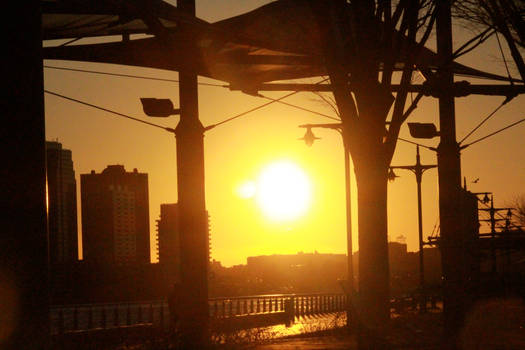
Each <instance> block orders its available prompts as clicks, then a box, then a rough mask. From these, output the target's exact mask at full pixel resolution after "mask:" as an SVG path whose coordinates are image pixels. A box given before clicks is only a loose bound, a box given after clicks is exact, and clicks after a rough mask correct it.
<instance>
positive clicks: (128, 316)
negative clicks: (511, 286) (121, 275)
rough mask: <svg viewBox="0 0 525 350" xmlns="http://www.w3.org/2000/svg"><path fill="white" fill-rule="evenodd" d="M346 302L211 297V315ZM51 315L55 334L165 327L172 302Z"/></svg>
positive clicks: (412, 304) (80, 308)
mask: <svg viewBox="0 0 525 350" xmlns="http://www.w3.org/2000/svg"><path fill="white" fill-rule="evenodd" d="M436 298H439V297H437V296H436ZM417 299H419V298H417ZM417 299H416V297H415V296H409V297H399V298H393V299H392V300H391V306H392V312H403V310H407V309H415V308H418V300H417ZM439 299H440V298H439ZM436 300H438V299H436ZM429 302H431V303H430V305H428V303H429ZM425 304H427V307H428V306H430V307H431V308H432V307H435V302H434V296H432V298H431V299H429V298H427V300H426V301H425ZM346 305H347V297H346V295H344V294H271V295H254V296H242V297H230V298H211V299H209V315H210V318H211V319H217V320H227V319H239V318H242V317H248V316H256V315H268V316H272V315H275V316H282V317H276V318H275V320H284V322H286V323H288V322H293V321H294V320H295V318H297V317H306V316H315V315H322V314H325V313H333V312H342V311H345V310H346ZM50 318H51V332H52V334H63V333H70V332H76V331H89V330H104V329H116V328H123V327H130V326H141V325H142V326H150V327H154V328H157V329H164V330H165V329H167V328H168V327H169V319H170V318H169V308H168V305H167V303H166V302H165V301H163V300H155V301H145V302H130V303H106V304H80V305H55V306H52V307H51V312H50Z"/></svg>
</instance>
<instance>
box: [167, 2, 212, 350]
mask: <svg viewBox="0 0 525 350" xmlns="http://www.w3.org/2000/svg"><path fill="white" fill-rule="evenodd" d="M177 7H178V8H179V9H180V11H181V12H184V13H186V14H188V15H191V16H195V0H178V1H177ZM180 30H181V32H182V33H183V34H184V35H185V36H186V37H187V38H188V40H187V43H188V47H187V50H188V51H189V52H191V51H195V48H194V47H192V45H191V43H192V40H190V38H191V35H192V32H191V30H190V29H188V28H186V27H184V25H182V24H181V29H180ZM190 56H191V55H190ZM185 63H186V67H184V68H183V69H182V70H181V71H180V72H179V80H180V85H179V99H180V110H181V115H180V122H179V124H178V125H177V128H176V129H175V135H176V141H177V193H178V205H179V213H180V221H179V230H180V238H181V250H180V252H181V271H180V272H181V283H182V291H181V294H182V295H181V298H182V302H181V305H180V307H181V309H182V310H181V337H182V339H181V340H182V346H183V348H184V349H202V348H205V347H206V344H207V342H208V341H209V337H208V230H207V214H206V204H205V191H204V127H203V125H202V123H201V122H200V120H199V111H198V89H197V74H196V73H195V72H194V71H193V70H192V69H191V62H185Z"/></svg>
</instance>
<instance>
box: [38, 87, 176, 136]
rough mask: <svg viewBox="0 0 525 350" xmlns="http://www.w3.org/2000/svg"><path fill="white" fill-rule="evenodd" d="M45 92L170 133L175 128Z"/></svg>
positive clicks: (47, 91) (51, 92) (46, 91)
mask: <svg viewBox="0 0 525 350" xmlns="http://www.w3.org/2000/svg"><path fill="white" fill-rule="evenodd" d="M44 92H45V93H48V94H50V95H54V96H57V97H61V98H63V99H66V100H69V101H73V102H76V103H80V104H82V105H85V106H89V107H93V108H96V109H100V110H101V111H104V112H108V113H112V114H115V115H118V116H120V117H124V118H127V119H131V120H134V121H136V122H139V123H143V124H146V125H150V126H154V127H156V128H160V129H164V130H166V131H168V132H171V133H174V132H175V129H172V128H168V127H165V126H162V125H158V124H154V123H150V122H147V121H145V120H142V119H139V118H135V117H131V116H129V115H127V114H123V113H119V112H115V111H112V110H110V109H107V108H103V107H99V106H97V105H94V104H91V103H88V102H84V101H81V100H77V99H75V98H72V97H67V96H64V95H61V94H58V93H56V92H53V91H49V90H44Z"/></svg>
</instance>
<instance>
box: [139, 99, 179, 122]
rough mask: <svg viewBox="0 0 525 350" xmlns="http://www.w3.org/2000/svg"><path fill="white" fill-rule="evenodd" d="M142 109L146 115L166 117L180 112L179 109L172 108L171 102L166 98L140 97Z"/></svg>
mask: <svg viewBox="0 0 525 350" xmlns="http://www.w3.org/2000/svg"><path fill="white" fill-rule="evenodd" d="M140 102H141V103H142V109H143V110H144V113H145V114H146V115H147V116H150V117H160V118H166V117H169V116H170V115H174V114H180V109H174V108H173V103H172V102H171V100H170V99H167V98H150V97H141V98H140Z"/></svg>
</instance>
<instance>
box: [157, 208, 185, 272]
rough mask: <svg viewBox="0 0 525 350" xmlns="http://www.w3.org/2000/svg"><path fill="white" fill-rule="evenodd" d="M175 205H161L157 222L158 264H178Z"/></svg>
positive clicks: (177, 218)
mask: <svg viewBox="0 0 525 350" xmlns="http://www.w3.org/2000/svg"><path fill="white" fill-rule="evenodd" d="M177 208H178V206H177V203H169V204H161V205H160V218H159V220H157V239H158V249H159V264H162V265H164V264H174V265H177V266H178V265H179V264H180V236H179V215H178V210H177Z"/></svg>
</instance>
